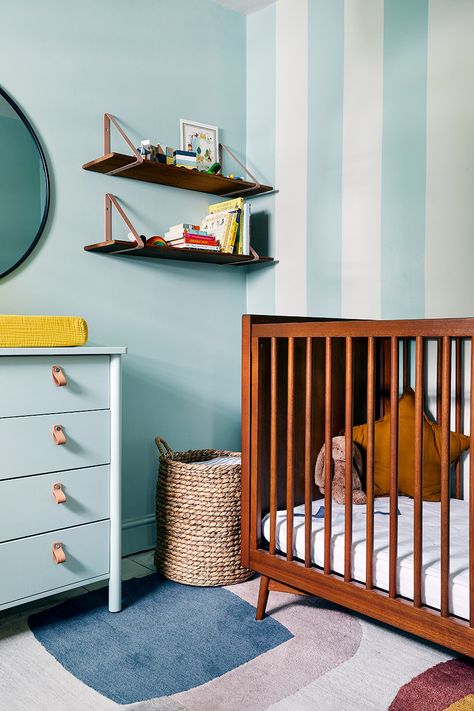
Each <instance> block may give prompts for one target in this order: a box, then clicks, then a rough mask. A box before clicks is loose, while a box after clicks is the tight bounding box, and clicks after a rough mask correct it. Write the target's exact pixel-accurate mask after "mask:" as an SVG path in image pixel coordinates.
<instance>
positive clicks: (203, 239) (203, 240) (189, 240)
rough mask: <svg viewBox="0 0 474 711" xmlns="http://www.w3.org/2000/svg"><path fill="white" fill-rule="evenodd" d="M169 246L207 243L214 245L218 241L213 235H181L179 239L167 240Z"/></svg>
mask: <svg viewBox="0 0 474 711" xmlns="http://www.w3.org/2000/svg"><path fill="white" fill-rule="evenodd" d="M168 244H169V246H170V247H176V245H179V244H207V245H209V246H211V247H215V246H217V245H218V244H219V242H218V241H217V240H216V239H215V237H191V236H189V237H187V236H185V237H181V238H179V239H173V240H170V241H169V242H168Z"/></svg>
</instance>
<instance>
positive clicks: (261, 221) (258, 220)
mask: <svg viewBox="0 0 474 711" xmlns="http://www.w3.org/2000/svg"><path fill="white" fill-rule="evenodd" d="M252 207H253V205H252ZM252 247H253V248H254V249H255V251H256V252H257V254H260V255H261V256H262V257H263V256H266V255H271V254H272V251H271V247H270V213H269V212H266V211H261V212H257V211H256V210H255V211H254V212H253V213H252Z"/></svg>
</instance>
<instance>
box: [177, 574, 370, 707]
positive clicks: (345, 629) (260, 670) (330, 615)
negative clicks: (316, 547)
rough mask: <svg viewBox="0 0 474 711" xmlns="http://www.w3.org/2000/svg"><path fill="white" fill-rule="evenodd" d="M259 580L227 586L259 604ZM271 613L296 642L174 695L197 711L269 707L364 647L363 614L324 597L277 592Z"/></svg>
mask: <svg viewBox="0 0 474 711" xmlns="http://www.w3.org/2000/svg"><path fill="white" fill-rule="evenodd" d="M259 582H260V581H259V579H258V578H256V579H254V580H250V581H249V582H247V583H243V584H241V585H235V586H231V587H228V588H227V589H228V590H231V591H232V592H233V593H235V594H237V595H239V596H240V597H241V598H242V599H244V600H246V601H247V602H249V603H251V604H252V605H254V606H255V605H256V602H257V595H258V585H259ZM267 611H268V614H270V615H272V617H274V618H275V619H276V620H278V622H280V623H281V624H282V625H284V626H285V627H286V628H287V629H288V630H289V631H290V632H292V633H293V634H294V637H293V638H292V639H291V640H289V641H288V642H285V643H284V644H281V645H280V646H279V647H275V648H274V649H272V650H270V651H269V652H266V653H265V654H262V655H261V656H260V657H257V658H256V659H253V660H251V661H250V662H248V663H246V664H243V665H242V666H240V667H238V668H237V669H233V670H232V671H230V672H228V673H227V674H224V675H223V676H221V677H217V678H216V679H213V680H212V681H210V682H208V683H207V684H204V685H203V686H199V687H197V688H195V689H191V690H190V691H186V692H183V693H181V694H176V695H174V696H172V697H171V698H172V699H174V700H176V701H179V702H180V703H182V704H183V705H184V706H185V707H187V708H192V709H193V711H209V710H210V709H224V708H225V709H226V711H241V710H242V709H263V708H267V707H268V706H270V705H271V704H274V703H276V702H277V701H280V700H281V699H284V698H286V697H287V696H290V695H292V694H294V693H295V692H296V691H298V689H301V688H303V687H304V686H306V685H307V684H309V683H310V682H312V681H314V680H315V679H317V678H318V677H319V676H322V675H323V674H326V672H328V671H329V670H331V669H333V668H334V667H337V666H338V665H339V664H341V663H342V662H345V661H346V660H347V659H350V658H351V657H352V656H353V655H354V654H355V652H356V651H357V649H358V648H359V645H360V642H361V639H362V627H361V625H360V623H359V621H358V620H357V618H355V617H353V616H351V615H350V614H347V613H345V612H342V611H341V610H339V609H336V608H333V606H332V605H331V604H330V603H326V602H325V601H324V600H320V599H318V598H314V597H301V596H297V595H287V594H283V593H275V592H272V593H270V598H269V603H268V607H267ZM224 624H225V621H224ZM262 679H265V683H264V684H262Z"/></svg>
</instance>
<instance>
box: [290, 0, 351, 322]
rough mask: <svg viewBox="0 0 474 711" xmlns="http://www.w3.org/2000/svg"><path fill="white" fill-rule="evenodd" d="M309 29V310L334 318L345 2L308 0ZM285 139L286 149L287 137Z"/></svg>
mask: <svg viewBox="0 0 474 711" xmlns="http://www.w3.org/2000/svg"><path fill="white" fill-rule="evenodd" d="M308 31H309V37H308V63H309V67H308V229H307V235H308V250H307V258H308V274H307V278H308V288H307V293H308V296H307V298H308V301H307V303H308V314H309V315H314V316H335V317H337V316H340V314H341V242H342V112H343V89H344V0H331V2H328V0H310V2H309V4H308ZM288 142H289V146H290V148H291V137H289V138H288ZM297 161H298V156H295V162H296V163H297Z"/></svg>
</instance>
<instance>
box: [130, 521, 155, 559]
mask: <svg viewBox="0 0 474 711" xmlns="http://www.w3.org/2000/svg"><path fill="white" fill-rule="evenodd" d="M155 543H156V523H155V514H149V515H148V516H142V517H140V518H129V519H126V520H125V521H123V523H122V555H123V556H125V555H132V553H140V551H146V550H148V549H149V548H154V547H155Z"/></svg>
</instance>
